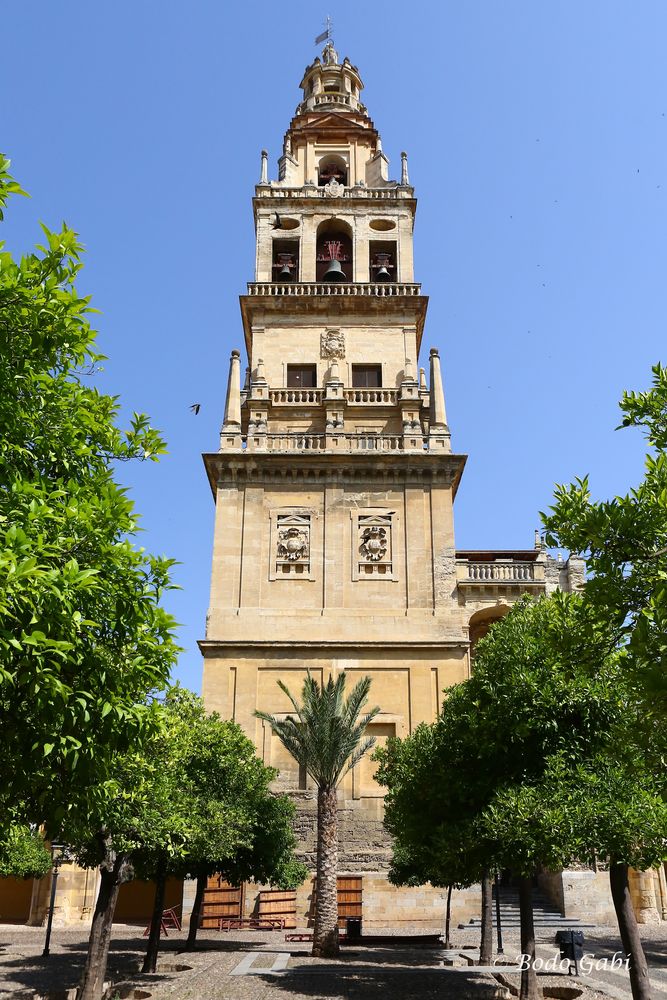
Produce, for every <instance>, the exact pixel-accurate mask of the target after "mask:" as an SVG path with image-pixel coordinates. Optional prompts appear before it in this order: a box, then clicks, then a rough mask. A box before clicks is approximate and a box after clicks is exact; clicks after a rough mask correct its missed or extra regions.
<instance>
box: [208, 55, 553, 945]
mask: <svg viewBox="0 0 667 1000" xmlns="http://www.w3.org/2000/svg"><path fill="white" fill-rule="evenodd" d="M301 90H302V99H301V101H300V103H299V104H298V106H297V109H296V113H295V115H294V118H293V119H292V121H291V122H290V124H289V128H288V129H287V132H286V133H285V137H284V141H283V148H282V155H281V156H280V159H279V160H278V171H277V178H275V179H270V177H269V168H268V153H267V152H266V151H263V152H262V158H261V172H260V178H259V183H258V184H257V185H256V187H255V195H254V198H253V212H254V219H255V232H256V255H255V274H254V280H253V281H251V282H249V284H248V287H247V291H246V293H245V294H244V295H242V296H241V299H240V302H241V317H242V322H243V332H244V338H245V351H246V355H247V368H246V372H245V378H242V376H241V354H240V351H238V350H234V351H232V354H231V358H230V362H229V378H228V382H227V397H226V403H225V409H224V422H223V425H222V431H221V434H220V446H219V450H218V451H217V452H214V453H211V454H206V455H205V456H204V462H205V465H206V471H207V474H208V479H209V483H210V487H211V490H212V493H213V497H214V500H215V504H216V521H215V535H214V545H213V568H212V582H211V595H210V604H209V612H208V616H207V628H206V638H205V639H204V640H202V642H201V643H200V647H201V650H202V652H203V655H204V684H203V691H204V698H205V701H206V704H207V707H208V708H209V709H211V710H213V709H215V710H217V711H218V712H220V714H221V715H222V716H223V717H225V718H234V719H236V721H237V722H238V723H239V724H240V725H241V726H242V727H243V728H244V730H245V731H246V732H247V734H248V735H249V736H250V737H251V738H252V739H253V740H254V742H255V744H256V745H257V748H258V751H259V752H260V753H261V755H262V756H263V758H264V760H265V761H266V762H267V763H268V764H271V765H273V766H275V767H276V768H278V769H279V771H280V776H279V778H278V781H277V786H278V787H280V788H281V789H283V790H285V791H288V792H289V793H291V794H293V795H294V796H295V797H296V799H297V802H298V806H299V824H298V829H299V837H300V848H301V850H302V853H303V856H304V858H305V859H307V860H309V861H311V862H312V861H314V851H315V824H316V795H315V792H314V790H313V789H312V788H311V787H310V785H309V781H310V779H309V778H307V776H306V775H305V774H304V773H300V772H299V768H298V767H297V765H296V764H295V762H294V761H293V760H292V759H291V758H290V757H289V755H288V754H287V753H286V752H285V751H284V750H283V748H282V747H281V745H280V743H279V741H278V740H277V739H276V738H275V737H274V736H273V735H272V733H271V730H270V728H268V727H266V726H265V725H264V723H263V722H261V721H259V720H258V719H256V718H255V715H254V712H255V710H256V709H261V710H263V711H266V712H269V713H271V714H274V715H275V714H280V713H281V712H285V713H288V712H289V711H290V704H289V701H288V700H287V698H286V697H285V696H284V695H283V693H282V692H281V690H280V689H279V687H278V684H277V682H278V681H279V680H281V681H283V682H284V683H285V684H286V685H287V686H288V688H289V689H290V690H291V691H292V692H293V693H295V694H297V695H298V694H299V693H300V690H301V686H302V683H303V680H304V677H305V674H306V671H307V670H309V671H310V672H311V674H312V675H313V676H315V677H316V678H317V679H318V680H319V681H320V682H326V680H327V679H328V677H329V676H330V675H331V674H336V673H337V672H339V671H342V670H345V671H347V673H348V675H349V683H350V685H352V684H353V683H354V682H355V681H356V680H358V679H359V677H361V676H364V675H369V676H370V677H371V679H372V686H371V695H370V698H371V702H372V703H373V704H378V705H379V706H380V709H381V712H380V714H379V715H378V716H377V718H376V719H375V720H374V722H373V724H372V726H371V727H369V728H370V731H371V733H372V735H374V736H375V737H376V738H377V741H378V743H383V742H384V741H386V739H387V738H388V737H389V736H392V735H397V736H404V735H406V734H408V733H409V732H411V731H412V730H413V729H414V728H415V727H416V726H417V725H418V724H419V723H420V722H422V721H424V722H431V721H433V720H434V719H435V717H436V715H437V713H438V711H439V707H440V703H441V700H442V692H443V690H444V689H445V688H446V687H449V686H451V685H453V684H455V683H457V682H459V681H461V680H463V679H465V678H466V677H467V676H468V675H469V671H470V649H471V642H472V643H473V644H474V641H475V640H476V638H478V637H479V636H480V635H483V634H484V631H485V630H486V629H488V627H489V624H490V623H491V622H492V621H493V619H494V618H495V617H498V616H499V615H500V614H503V613H504V612H505V611H506V610H507V608H508V606H509V604H510V603H511V602H512V601H513V600H515V599H516V597H518V596H519V595H520V594H521V593H525V592H526V591H528V592H534V593H541V592H544V591H545V590H548V589H553V587H555V586H557V585H560V586H561V587H562V588H563V589H568V587H569V583H570V582H571V581H570V577H569V576H568V574H569V573H570V568H569V564H562V563H558V564H557V563H556V560H551V559H550V558H549V557H548V556H547V555H546V553H545V552H544V550H543V549H542V547H541V543H540V540H539V538H538V539H537V540H536V544H535V548H533V549H529V550H527V551H519V552H516V551H512V552H510V551H494V552H489V551H484V552H479V551H467V552H458V553H457V552H456V550H455V547H454V527H453V502H454V498H455V496H456V490H457V487H458V484H459V481H460V478H461V474H462V472H463V467H464V464H465V456H462V455H457V454H455V453H454V452H453V451H452V447H451V440H450V431H449V426H448V423H447V416H446V412H445V394H444V390H443V381H442V373H441V367H440V356H439V353H438V350H437V349H436V348H435V347H431V348H430V351H429V352H428V366H427V367H428V371H429V376H428V381H427V375H426V371H425V368H420V367H419V364H420V360H419V359H420V356H423V354H424V352H423V349H422V337H423V333H424V323H425V319H426V309H427V304H428V300H427V298H426V296H425V295H422V291H421V286H420V285H419V284H418V283H417V282H416V281H415V275H414V268H413V231H414V221H415V212H416V207H417V203H416V200H415V193H414V189H413V188H412V186H411V184H410V180H409V177H408V163H407V156H406V154H405V153H401V164H400V172H399V177H398V179H392V178H391V175H390V170H389V160H388V158H387V156H386V154H385V152H384V150H383V148H382V142H381V139H380V135H379V133H378V131H377V129H376V127H375V125H374V123H373V121H372V120H371V118H370V117H369V115H368V112H367V110H366V107H365V106H364V104H363V103H362V100H361V94H362V90H363V83H362V80H361V76H360V74H359V71H358V69H357V67H356V66H354V65H353V64H352V63H351V62H350V60H349V59H347V58H345V59H343V61H342V62H341V61H340V60H339V56H338V53H337V52H336V50H335V48H334V46H333V43H332V42H331V41H329V42H327V45H326V46H325V48H324V51H323V52H322V55H321V57H318V58H316V59H315V61H314V62H313V63H312V64H311V65H310V66H308V67H307V68H306V70H305V72H304V75H303V79H302V81H301ZM374 775H375V765H374V764H373V762H372V761H371V760H370V759H368V758H365V759H364V760H362V761H361V762H360V763H359V764H358V765H357V766H356V767H355V768H354V769H353V771H352V772H351V773H350V774H348V775H347V776H346V778H345V779H344V782H343V784H342V786H341V788H340V792H339V810H340V833H341V839H340V850H339V859H340V870H341V873H343V874H345V873H346V874H347V875H348V876H349V877H350V878H353V879H356V880H357V882H358V884H359V886H361V885H362V883H363V900H364V902H363V914H364V924H365V926H369V925H370V926H372V925H373V924H374V923H375V924H382V923H383V922H384V923H386V922H387V919H388V916H389V915H391V920H392V922H400V921H401V920H403V921H405V922H409V923H410V924H414V923H415V922H422V924H423V923H424V922H426V923H429V921H430V922H431V923H433V922H434V921H435V922H436V924H437V922H438V921H440V919H441V914H442V907H443V905H444V904H443V897H442V893H441V892H440V891H438V890H434V889H428V888H422V889H421V890H419V893H418V898H417V895H416V892H415V890H410V891H408V890H399V889H395V888H393V887H392V886H390V885H389V883H388V881H387V877H386V872H387V869H388V866H389V860H390V854H391V850H390V844H389V842H388V839H387V836H386V834H385V833H384V829H383V827H382V807H383V803H382V794H383V793H382V789H381V788H380V786H379V785H378V784H377V783H376V782H375V780H374ZM311 890H312V883H306V885H305V886H304V887H303V888H302V890H300V892H299V893H298V894H297V903H296V906H297V916H296V919H297V921H298V924H299V926H303V923H304V921H305V917H306V915H307V913H308V893H309V892H310V891H311ZM358 891H359V892H362V889H361V888H359V890H358Z"/></svg>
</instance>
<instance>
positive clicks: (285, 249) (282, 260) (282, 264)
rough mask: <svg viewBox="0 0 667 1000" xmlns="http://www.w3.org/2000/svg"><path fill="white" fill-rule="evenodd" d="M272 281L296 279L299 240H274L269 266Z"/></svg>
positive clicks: (297, 276) (297, 275)
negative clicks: (270, 264) (271, 259)
mask: <svg viewBox="0 0 667 1000" xmlns="http://www.w3.org/2000/svg"><path fill="white" fill-rule="evenodd" d="M271 274H272V280H273V281H298V279H299V241H298V240H274V241H273V261H272V266H271Z"/></svg>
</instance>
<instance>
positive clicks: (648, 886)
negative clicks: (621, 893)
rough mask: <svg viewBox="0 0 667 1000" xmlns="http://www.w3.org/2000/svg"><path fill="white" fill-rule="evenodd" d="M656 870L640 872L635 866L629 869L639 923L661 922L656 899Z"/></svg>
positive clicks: (633, 900) (631, 889) (632, 894)
mask: <svg viewBox="0 0 667 1000" xmlns="http://www.w3.org/2000/svg"><path fill="white" fill-rule="evenodd" d="M654 875H655V873H654V871H653V870H652V869H651V870H649V871H647V872H639V871H636V870H635V869H633V868H630V870H629V871H628V881H629V883H630V893H631V896H632V902H633V904H634V908H635V913H636V914H637V923H638V924H659V923H660V914H659V913H658V907H657V905H656V900H655V878H654Z"/></svg>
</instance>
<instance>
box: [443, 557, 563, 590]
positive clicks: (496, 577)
mask: <svg viewBox="0 0 667 1000" xmlns="http://www.w3.org/2000/svg"><path fill="white" fill-rule="evenodd" d="M456 576H457V579H458V582H459V583H464V584H489V583H501V584H502V583H519V584H530V583H543V582H544V572H543V568H542V566H541V565H538V564H536V563H535V562H524V561H518V560H515V559H506V560H498V561H486V560H485V561H480V562H474V561H472V560H469V559H459V560H458V561H457V564H456Z"/></svg>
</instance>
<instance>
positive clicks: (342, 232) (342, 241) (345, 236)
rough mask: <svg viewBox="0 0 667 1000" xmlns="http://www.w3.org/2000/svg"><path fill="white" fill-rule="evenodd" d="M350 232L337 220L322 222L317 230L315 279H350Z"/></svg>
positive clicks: (351, 267)
mask: <svg viewBox="0 0 667 1000" xmlns="http://www.w3.org/2000/svg"><path fill="white" fill-rule="evenodd" d="M353 277H354V261H353V259H352V232H351V230H350V227H349V226H348V225H347V224H346V223H344V222H340V221H339V220H334V221H331V222H323V223H322V224H321V225H320V227H319V229H318V230H317V256H316V265H315V278H316V280H317V281H352V279H353Z"/></svg>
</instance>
